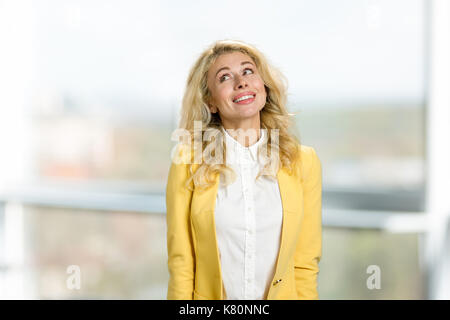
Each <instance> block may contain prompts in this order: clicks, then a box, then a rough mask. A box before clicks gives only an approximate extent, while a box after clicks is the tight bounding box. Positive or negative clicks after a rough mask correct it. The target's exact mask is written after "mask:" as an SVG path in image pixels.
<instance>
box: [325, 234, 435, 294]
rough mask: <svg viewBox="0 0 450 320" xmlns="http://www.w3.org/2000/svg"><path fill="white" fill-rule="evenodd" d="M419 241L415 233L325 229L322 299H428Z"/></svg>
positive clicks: (418, 236)
mask: <svg viewBox="0 0 450 320" xmlns="http://www.w3.org/2000/svg"><path fill="white" fill-rule="evenodd" d="M419 240H420V235H419V234H414V233H413V234H391V233H387V232H382V231H375V230H351V229H337V228H324V233H323V258H322V260H321V262H320V264H319V267H320V272H319V297H320V299H363V300H366V299H367V300H375V299H426V293H425V289H426V288H425V277H424V270H423V269H422V266H421V264H420V261H419V258H420V257H419V244H418V243H419ZM370 266H372V267H370ZM368 268H369V269H368ZM378 268H379V269H378ZM378 271H379V273H378ZM377 274H379V275H380V278H379V280H380V282H379V285H380V286H379V289H378V288H377V286H376V285H377V283H376V280H377V279H375V278H374V277H376V275H377ZM369 278H370V279H369ZM368 280H369V283H370V284H371V288H372V289H369V287H368V284H367V282H368Z"/></svg>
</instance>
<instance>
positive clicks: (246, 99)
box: [233, 94, 256, 103]
mask: <svg viewBox="0 0 450 320" xmlns="http://www.w3.org/2000/svg"><path fill="white" fill-rule="evenodd" d="M255 96H256V95H254V94H248V95H245V96H242V97H240V98H239V99H236V100H233V102H234V103H248V102H251V101H253V100H254V99H255Z"/></svg>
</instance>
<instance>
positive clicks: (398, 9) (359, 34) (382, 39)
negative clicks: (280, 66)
mask: <svg viewBox="0 0 450 320" xmlns="http://www.w3.org/2000/svg"><path fill="white" fill-rule="evenodd" d="M323 2H326V4H327V5H326V7H327V8H328V10H327V12H329V14H327V13H326V12H324V13H323V14H321V13H319V12H318V11H317V10H318V9H317V8H318V7H319V3H323ZM308 3H309V5H308V6H307V8H306V9H307V10H306V11H304V13H303V14H304V15H306V12H307V13H308V15H309V16H310V17H314V18H317V17H321V19H319V21H317V22H311V21H310V20H308V19H302V17H303V14H301V13H300V14H301V16H300V17H299V18H298V20H299V21H301V22H299V24H300V25H303V28H302V27H299V28H297V29H296V33H297V35H296V37H297V38H298V39H301V41H299V42H300V44H299V45H298V46H299V50H298V51H297V52H295V54H296V56H295V59H296V60H298V62H297V64H295V63H294V62H293V61H290V60H288V61H286V62H285V63H284V65H285V68H286V73H287V75H288V78H289V80H290V83H292V85H291V90H292V92H293V94H292V97H291V105H292V106H293V109H294V110H296V111H297V117H298V122H297V123H298V125H299V132H300V137H301V140H303V143H304V144H306V145H312V146H314V147H315V148H316V150H317V151H318V154H319V156H320V157H321V160H322V162H323V170H324V177H323V179H324V185H325V186H326V188H328V189H332V190H338V189H340V190H346V189H349V190H353V189H358V190H359V191H375V192H376V191H379V190H382V191H383V190H387V189H389V190H399V191H402V190H405V191H417V190H420V189H421V188H422V186H423V184H424V159H425V143H424V141H425V135H424V132H425V130H424V129H425V127H424V123H425V101H426V98H425V88H426V83H425V81H426V76H425V61H426V60H425V51H426V50H425V42H426V38H425V36H426V35H425V30H426V20H425V18H426V15H425V13H426V10H425V9H426V8H425V3H424V2H423V1H339V2H333V1H319V2H316V1H315V2H314V4H312V3H311V2H308ZM316 6H317V8H316ZM290 12H293V11H290ZM308 24H310V28H307V27H306V26H307V25H308ZM398 39H402V40H401V41H398ZM300 48H301V49H302V50H300ZM288 57H289V56H288Z"/></svg>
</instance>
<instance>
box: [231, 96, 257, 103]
mask: <svg viewBox="0 0 450 320" xmlns="http://www.w3.org/2000/svg"><path fill="white" fill-rule="evenodd" d="M253 101H255V97H253V98H248V99H245V100H242V101H239V102H235V103H236V104H249V103H252V102H253Z"/></svg>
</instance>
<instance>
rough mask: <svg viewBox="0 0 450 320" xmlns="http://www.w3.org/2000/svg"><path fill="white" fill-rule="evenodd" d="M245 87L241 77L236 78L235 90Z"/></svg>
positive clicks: (245, 83)
mask: <svg viewBox="0 0 450 320" xmlns="http://www.w3.org/2000/svg"><path fill="white" fill-rule="evenodd" d="M246 86H247V82H245V80H244V78H243V77H236V89H242V88H245V87H246Z"/></svg>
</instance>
